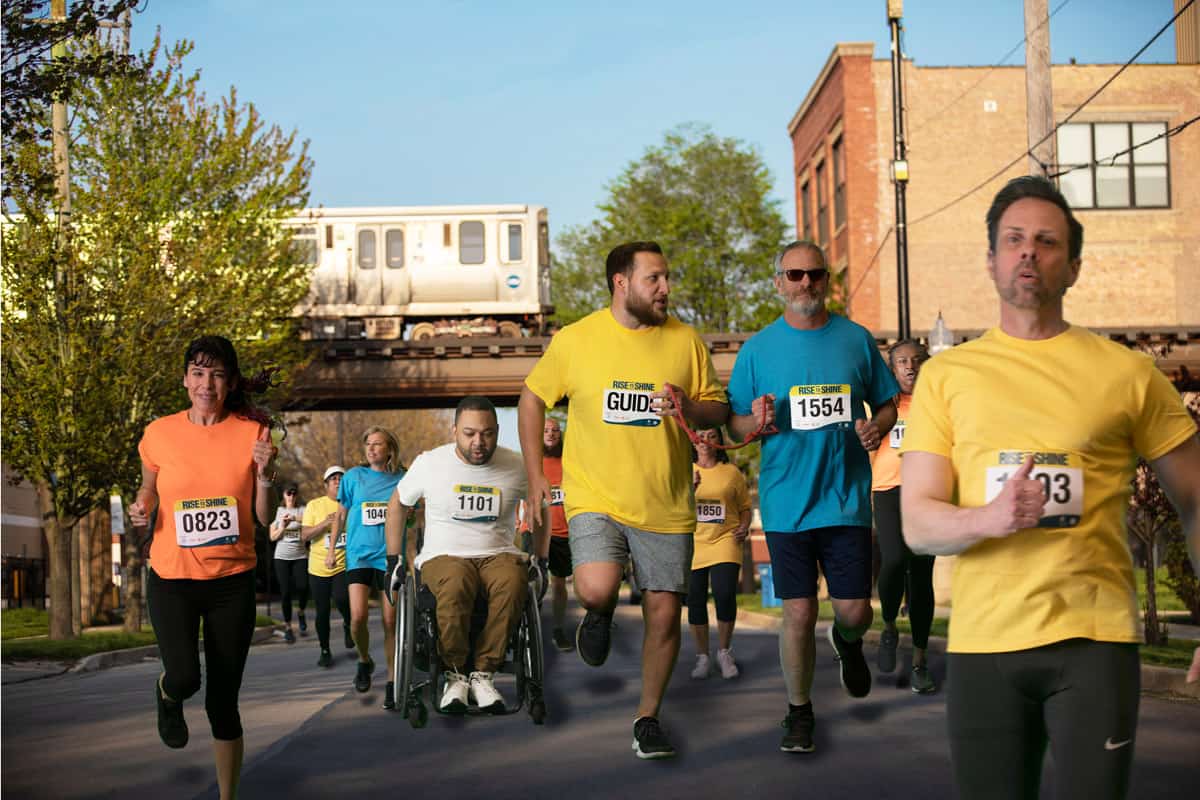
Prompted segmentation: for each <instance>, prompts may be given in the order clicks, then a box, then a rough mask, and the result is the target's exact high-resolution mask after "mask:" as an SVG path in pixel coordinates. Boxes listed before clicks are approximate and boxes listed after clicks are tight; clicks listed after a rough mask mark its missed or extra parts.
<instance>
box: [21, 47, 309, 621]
mask: <svg viewBox="0 0 1200 800" xmlns="http://www.w3.org/2000/svg"><path fill="white" fill-rule="evenodd" d="M85 47H92V48H94V47H98V45H95V44H91V45H86V46H85ZM190 49H191V46H190V45H189V44H187V43H182V44H178V45H176V46H174V47H172V48H170V49H167V50H165V51H164V50H163V49H162V48H161V47H160V45H159V44H158V43H157V42H156V43H155V46H154V48H153V49H152V50H151V51H150V52H149V53H148V54H145V55H144V56H143V58H144V62H145V63H146V64H147V65H148V67H147V70H146V71H145V72H144V73H142V74H140V75H139V74H119V75H115V76H112V77H109V78H106V79H100V80H96V81H91V82H88V83H86V84H81V85H79V86H77V87H76V90H75V94H74V97H75V104H74V105H73V107H72V112H73V114H74V117H75V119H74V125H73V128H72V131H71V133H72V137H73V140H74V141H73V145H72V151H71V152H72V163H71V178H72V203H73V213H72V216H71V221H70V222H69V223H67V222H66V221H65V220H60V219H58V218H56V216H55V215H54V214H53V211H52V209H53V208H54V207H55V203H54V198H53V195H52V194H47V192H46V191H45V187H44V186H43V185H42V184H41V183H39V182H37V181H27V180H23V179H22V178H25V177H28V176H30V175H33V174H35V173H36V172H37V171H38V170H41V169H43V168H44V167H45V165H46V164H47V163H49V160H50V154H49V147H48V146H47V144H46V143H45V141H44V140H43V139H41V138H38V137H33V138H29V139H27V140H24V141H20V142H14V143H13V144H14V147H15V148H16V152H14V153H13V159H12V163H13V164H14V169H16V170H20V171H21V172H20V174H19V175H17V176H16V178H17V179H16V180H13V181H11V183H10V186H9V188H10V189H11V190H12V192H11V194H10V198H9V199H10V203H11V204H12V206H14V207H15V209H16V211H17V212H19V214H17V215H13V216H11V217H9V218H8V220H7V223H8V224H6V225H5V226H4V233H3V246H4V258H3V266H2V267H0V270H2V275H3V289H2V293H3V325H4V334H5V335H4V339H3V365H2V375H3V397H4V412H5V418H4V422H5V424H4V426H3V434H2V435H3V448H4V454H5V460H6V461H7V462H8V463H9V464H10V465H11V467H12V468H13V470H14V471H15V472H16V473H17V474H19V475H20V476H22V477H24V478H26V479H28V480H29V481H30V482H31V483H33V484H34V486H35V487H36V488H37V490H38V496H39V498H40V502H41V511H42V514H43V518H44V519H45V520H46V532H47V540H48V543H49V550H50V552H49V562H50V564H49V566H50V597H51V628H50V634H51V637H52V638H66V637H68V636H70V635H71V632H72V631H71V615H70V608H71V600H72V598H71V594H70V580H69V577H68V573H69V572H70V569H69V567H70V557H69V556H70V539H71V536H72V534H73V531H74V528H75V525H76V523H77V522H78V520H79V519H80V517H82V516H83V515H85V514H87V513H88V512H89V511H91V510H92V509H93V508H95V507H96V506H97V505H100V504H102V503H106V502H107V496H108V494H109V492H110V491H111V489H112V487H113V486H114V485H116V486H118V487H120V489H121V490H122V491H123V492H124V493H125V494H126V495H129V494H131V493H132V491H133V490H135V489H136V487H137V486H138V484H139V481H140V461H139V458H138V455H137V450H136V446H137V442H138V440H139V438H140V437H141V433H142V430H143V429H144V427H145V425H146V424H147V423H148V422H149V421H150V420H152V419H153V418H154V417H156V416H159V415H162V414H164V413H170V412H173V411H176V410H178V409H180V408H182V407H183V406H184V404H185V395H184V393H183V391H182V388H181V375H182V369H183V364H182V356H183V350H184V348H185V347H186V344H187V342H189V341H190V340H191V339H193V338H194V337H196V336H198V335H202V334H205V333H219V334H222V335H225V336H228V337H229V338H230V339H232V340H233V341H234V342H235V343H237V345H238V348H239V356H240V358H241V360H242V362H243V370H244V371H245V368H246V367H247V366H249V365H255V364H260V365H261V364H265V363H273V364H275V365H278V366H280V367H282V368H284V374H285V375H286V374H287V373H288V371H289V370H290V368H291V367H293V366H295V365H297V364H298V363H299V362H300V361H301V359H302V350H301V346H300V344H299V342H298V337H297V336H296V335H295V330H294V323H293V322H292V320H291V319H290V318H289V314H290V312H291V310H292V309H293V307H294V306H295V305H296V304H297V303H298V302H300V301H301V300H302V299H303V297H304V295H305V293H306V292H307V287H308V272H307V267H305V266H304V265H303V264H302V263H300V259H298V258H296V257H295V255H294V252H293V246H292V244H291V238H290V235H289V234H288V232H287V231H286V230H285V229H284V228H283V227H282V226H281V225H280V221H281V219H282V218H283V217H285V216H287V215H288V214H290V213H293V212H294V210H295V209H297V208H300V207H302V206H303V205H304V203H305V202H306V200H307V185H308V179H309V175H310V172H311V161H310V159H309V158H308V156H307V145H306V144H302V145H298V144H297V141H296V136H295V134H294V133H291V134H285V133H284V132H283V131H281V130H280V129H279V128H278V127H276V126H271V125H268V124H267V123H266V122H265V121H264V120H263V119H262V117H261V116H260V115H259V113H258V112H257V110H256V109H255V108H254V106H253V105H250V104H243V103H240V102H239V101H238V99H237V96H236V94H235V93H234V92H233V91H231V92H230V94H229V95H228V96H227V97H223V98H221V99H220V101H219V102H216V103H212V102H209V101H208V100H207V98H206V97H205V96H204V95H203V94H202V93H201V92H200V90H199V89H198V86H197V79H198V75H197V74H187V73H185V72H184V70H183V67H182V62H183V59H184V58H185V57H186V55H187V54H188V52H189V51H190ZM42 124H48V118H45V119H44V121H43V123H42ZM6 211H7V209H6ZM140 549H141V548H140V543H139V542H136V541H134V537H133V536H131V535H130V536H127V537H126V548H125V550H126V566H127V569H128V570H129V574H130V578H131V579H130V581H129V583H130V585H131V587H130V588H134V587H137V586H140V568H141V564H140V561H139V560H138V555H139V552H140ZM138 600H139V598H137V597H136V595H135V596H134V597H133V598H132V602H128V603H127V605H128V606H129V611H130V612H131V613H130V615H129V616H127V618H126V625H127V626H129V627H135V626H137V625H140V622H141V620H140V618H139V617H138V614H137V610H138V609H139V608H140V603H139V602H138Z"/></svg>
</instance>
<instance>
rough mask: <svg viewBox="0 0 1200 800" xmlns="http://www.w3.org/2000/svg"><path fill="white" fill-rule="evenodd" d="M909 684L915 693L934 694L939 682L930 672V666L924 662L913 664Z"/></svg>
mask: <svg viewBox="0 0 1200 800" xmlns="http://www.w3.org/2000/svg"><path fill="white" fill-rule="evenodd" d="M909 685H910V686H911V687H912V690H913V694H933V693H934V692H936V691H937V683H936V682H935V681H934V680H933V676H932V675H930V674H929V667H927V666H925V665H924V664H915V665H913V668H912V675H911V677H910V678H909Z"/></svg>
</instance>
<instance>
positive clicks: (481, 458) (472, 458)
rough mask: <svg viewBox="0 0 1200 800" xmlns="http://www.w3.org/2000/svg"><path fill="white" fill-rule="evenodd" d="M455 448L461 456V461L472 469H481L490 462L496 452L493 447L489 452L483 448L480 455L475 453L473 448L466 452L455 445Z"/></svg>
mask: <svg viewBox="0 0 1200 800" xmlns="http://www.w3.org/2000/svg"><path fill="white" fill-rule="evenodd" d="M455 448H456V449H457V450H458V454H459V455H460V456H462V460H463V461H466V462H467V463H468V464H470V465H471V466H473V467H481V466H483V465H484V464H486V463H488V462H489V461H491V460H492V455H493V454H494V453H495V452H496V447H495V446H494V445H493V446H492V448H491V449H490V450H489V449H488V448H486V447H485V448H484V449H483V452H482V453H479V452H477V451H476V450H475V449H474V448H468V449H467V450H463V449H462V448H461V447H458V446H457V445H456V446H455Z"/></svg>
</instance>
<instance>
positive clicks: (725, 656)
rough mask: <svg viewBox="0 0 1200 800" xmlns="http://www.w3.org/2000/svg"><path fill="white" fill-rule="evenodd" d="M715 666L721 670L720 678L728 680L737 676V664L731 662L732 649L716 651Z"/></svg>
mask: <svg viewBox="0 0 1200 800" xmlns="http://www.w3.org/2000/svg"><path fill="white" fill-rule="evenodd" d="M717 666H718V667H720V668H721V677H722V678H725V679H726V680H728V679H729V678H736V677H737V676H738V675H739V672H738V666H737V662H735V661H734V660H733V649H732V648H730V649H729V650H717Z"/></svg>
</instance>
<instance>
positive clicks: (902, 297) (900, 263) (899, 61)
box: [887, 0, 912, 339]
mask: <svg viewBox="0 0 1200 800" xmlns="http://www.w3.org/2000/svg"><path fill="white" fill-rule="evenodd" d="M887 15H888V27H889V28H891V31H892V130H893V131H894V133H895V143H894V147H893V153H892V183H893V184H895V186H896V304H897V306H898V307H899V308H898V313H899V320H898V321H899V326H898V328H899V337H900V338H901V339H907V338H909V337H910V336H912V326H911V324H910V322H909V313H908V209H907V207H906V205H905V198H904V191H905V188H906V187H907V186H908V156H907V154H906V150H905V145H904V81H903V77H904V55H903V53H901V52H900V18H901V17H902V16H903V15H904V2H903V0H887Z"/></svg>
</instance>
